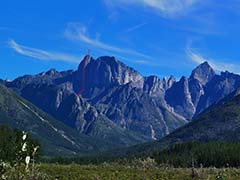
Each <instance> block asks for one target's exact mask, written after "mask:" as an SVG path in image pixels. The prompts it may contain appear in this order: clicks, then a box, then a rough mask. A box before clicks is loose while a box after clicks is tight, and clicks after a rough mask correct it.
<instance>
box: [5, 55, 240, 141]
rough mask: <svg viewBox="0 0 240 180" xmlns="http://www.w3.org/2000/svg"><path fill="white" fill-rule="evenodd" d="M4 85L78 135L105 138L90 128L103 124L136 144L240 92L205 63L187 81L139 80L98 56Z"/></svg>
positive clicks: (235, 79) (234, 79) (233, 79)
mask: <svg viewBox="0 0 240 180" xmlns="http://www.w3.org/2000/svg"><path fill="white" fill-rule="evenodd" d="M83 65H84V68H83ZM84 73H85V75H84V76H85V78H86V79H85V80H84V83H85V84H84V86H85V91H84V92H83V93H82V94H81V95H80V96H79V100H80V101H77V99H76V98H74V97H76V96H77V94H78V92H79V90H80V89H81V86H82V84H83V82H82V81H83V80H82V76H83V74H84ZM4 83H5V85H6V86H8V87H10V88H12V89H13V90H15V91H16V92H17V93H19V94H20V95H22V96H23V97H24V98H26V99H27V100H29V101H31V102H33V103H34V104H35V105H36V106H38V107H40V108H42V109H43V110H44V111H46V112H48V113H49V114H51V115H52V116H54V117H55V118H56V119H59V120H61V121H62V122H64V123H65V124H67V125H68V126H70V127H72V128H75V129H76V130H78V131H79V133H84V134H88V135H93V136H95V135H96V134H99V133H100V134H102V135H103V136H102V137H103V138H106V136H104V131H103V130H101V128H100V129H98V128H97V129H98V130H99V131H98V133H96V132H95V131H96V128H95V125H97V124H96V122H99V123H100V124H101V123H102V122H108V123H110V124H111V123H113V125H114V126H116V127H117V128H120V129H121V131H122V130H128V131H130V132H132V133H135V134H136V137H138V138H140V141H136V143H140V142H144V141H148V140H156V139H161V138H162V137H164V136H166V135H168V134H169V133H171V132H173V131H174V130H175V129H177V128H179V127H181V126H183V125H184V124H187V123H188V122H189V121H191V119H192V118H193V117H196V116H197V115H198V114H200V113H201V112H202V111H204V110H205V109H206V108H208V107H209V106H211V105H212V104H214V103H216V102H218V101H220V100H221V99H222V98H224V97H225V96H227V95H228V94H230V93H232V92H233V91H234V90H236V89H237V88H238V87H240V76H239V75H236V74H232V73H228V72H224V73H221V74H220V75H218V74H216V73H215V72H214V70H213V69H212V68H211V66H210V65H209V64H208V63H207V62H204V63H203V64H200V65H199V66H198V67H196V68H195V69H194V70H193V71H192V74H191V75H190V77H182V78H181V79H180V80H179V81H176V79H175V78H174V77H173V76H171V77H169V78H168V79H167V78H163V79H162V80H161V79H160V78H159V77H157V76H149V77H144V76H142V75H141V74H140V73H139V72H137V71H136V70H134V69H133V68H131V67H128V66H127V65H125V64H124V63H122V62H120V61H118V60H117V59H116V58H115V57H108V56H102V57H99V58H97V59H96V60H95V59H94V58H92V57H90V58H89V61H88V62H87V63H86V64H84V60H83V61H81V63H80V64H79V67H78V69H77V70H75V71H74V70H69V71H63V72H58V71H56V70H54V69H51V70H49V71H47V72H43V73H40V74H37V75H28V76H23V77H20V78H17V79H15V80H14V81H12V82H6V81H5V82H4ZM211 89H214V92H216V93H213V92H212V91H211ZM90 107H91V108H90ZM89 108H90V109H89ZM108 123H105V126H106V127H107V126H109V125H107V124H108ZM89 127H90V129H89ZM102 129H108V128H103V127H102ZM107 138H110V139H111V137H109V136H108V137H107ZM138 138H137V139H138Z"/></svg>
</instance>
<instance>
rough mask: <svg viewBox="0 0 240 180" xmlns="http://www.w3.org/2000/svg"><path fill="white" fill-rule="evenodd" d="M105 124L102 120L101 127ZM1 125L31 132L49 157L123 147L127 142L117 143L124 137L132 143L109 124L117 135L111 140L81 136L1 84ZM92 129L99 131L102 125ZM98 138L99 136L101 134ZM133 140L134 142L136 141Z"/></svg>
mask: <svg viewBox="0 0 240 180" xmlns="http://www.w3.org/2000/svg"><path fill="white" fill-rule="evenodd" d="M104 123H105V122H104V121H102V124H104ZM0 124H7V125H9V126H11V127H13V128H17V129H20V130H24V131H27V132H30V133H31V134H32V135H33V136H34V137H35V138H37V139H39V140H40V142H41V143H42V145H43V151H44V152H45V153H46V154H48V155H64V154H71V155H74V154H79V153H80V154H86V153H93V152H97V151H103V150H108V149H111V148H116V147H119V146H120V147H122V146H124V145H123V144H125V143H129V142H127V140H126V139H123V140H122V141H120V140H119V139H121V138H124V137H125V138H127V139H129V141H130V144H131V143H132V142H131V138H129V137H131V136H128V137H126V134H124V133H122V132H121V131H120V130H118V129H117V128H114V127H111V126H113V125H111V123H108V122H107V124H108V127H109V128H110V129H112V131H116V132H114V133H115V134H117V136H112V139H111V141H103V140H102V139H101V138H92V137H90V136H87V135H84V134H80V133H78V132H77V131H76V130H74V129H72V128H70V127H68V126H66V125H65V124H63V123H61V122H60V121H58V120H55V119H54V118H52V117H51V116H49V115H47V114H46V113H44V112H43V111H41V110H39V109H38V108H37V107H35V106H34V105H32V104H31V103H29V102H28V101H26V100H25V99H23V98H21V97H19V96H18V95H16V94H15V93H14V92H12V91H11V90H9V89H7V88H6V87H5V86H3V85H1V84H0ZM95 128H101V123H100V124H99V125H98V126H96V127H95ZM106 131H107V130H106ZM96 132H97V131H96ZM120 133H122V134H120ZM98 135H99V136H101V135H102V134H98ZM132 137H134V136H132ZM100 139H101V140H100ZM125 141H126V142H125ZM133 141H134V142H136V139H134V140H133Z"/></svg>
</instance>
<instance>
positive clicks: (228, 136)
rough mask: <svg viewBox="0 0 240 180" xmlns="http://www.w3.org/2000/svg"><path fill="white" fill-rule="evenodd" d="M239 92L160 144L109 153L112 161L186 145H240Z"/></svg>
mask: <svg viewBox="0 0 240 180" xmlns="http://www.w3.org/2000/svg"><path fill="white" fill-rule="evenodd" d="M239 140H240V89H237V90H236V91H234V92H233V93H231V94H230V95H228V96H227V97H225V98H223V99H222V100H220V101H219V102H217V103H215V104H213V105H211V106H210V107H209V108H207V109H206V110H204V111H203V112H202V113H201V114H200V115H199V116H198V117H197V118H195V119H194V120H193V121H191V122H190V123H188V124H186V125H184V126H183V127H181V128H179V129H177V130H175V131H174V132H173V133H171V134H169V135H168V136H166V137H164V138H162V139H161V140H159V141H155V142H149V143H144V144H141V145H136V146H133V147H129V148H124V149H120V150H116V151H112V152H111V153H110V154H111V156H114V157H116V156H117V157H126V156H129V157H131V156H142V155H149V154H152V153H154V152H159V151H161V150H163V149H168V148H169V147H171V146H172V145H175V144H182V143H186V142H194V141H197V142H202V143H207V142H233V143H234V142H239Z"/></svg>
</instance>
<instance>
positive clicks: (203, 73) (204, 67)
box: [190, 61, 215, 85]
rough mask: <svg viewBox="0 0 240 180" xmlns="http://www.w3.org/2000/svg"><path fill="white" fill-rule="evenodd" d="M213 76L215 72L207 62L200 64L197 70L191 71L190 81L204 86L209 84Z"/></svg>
mask: <svg viewBox="0 0 240 180" xmlns="http://www.w3.org/2000/svg"><path fill="white" fill-rule="evenodd" d="M214 75H215V71H214V70H213V68H212V67H211V66H210V65H209V63H208V62H207V61H205V62H204V63H202V64H200V65H199V66H198V67H197V68H195V69H194V70H193V71H192V74H191V76H190V79H196V80H198V81H199V82H200V83H201V84H202V85H205V84H206V83H207V82H209V81H210V80H211V79H212V78H213V76H214Z"/></svg>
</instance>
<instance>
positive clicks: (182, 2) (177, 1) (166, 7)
mask: <svg viewBox="0 0 240 180" xmlns="http://www.w3.org/2000/svg"><path fill="white" fill-rule="evenodd" d="M198 2H199V0H105V3H106V5H107V6H109V7H116V6H120V7H121V6H124V5H138V6H145V7H149V8H152V9H154V10H156V11H158V12H160V13H161V14H162V15H165V16H175V15H179V14H184V13H186V12H188V11H189V10H190V9H191V8H192V7H193V5H195V4H196V3H198Z"/></svg>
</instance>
